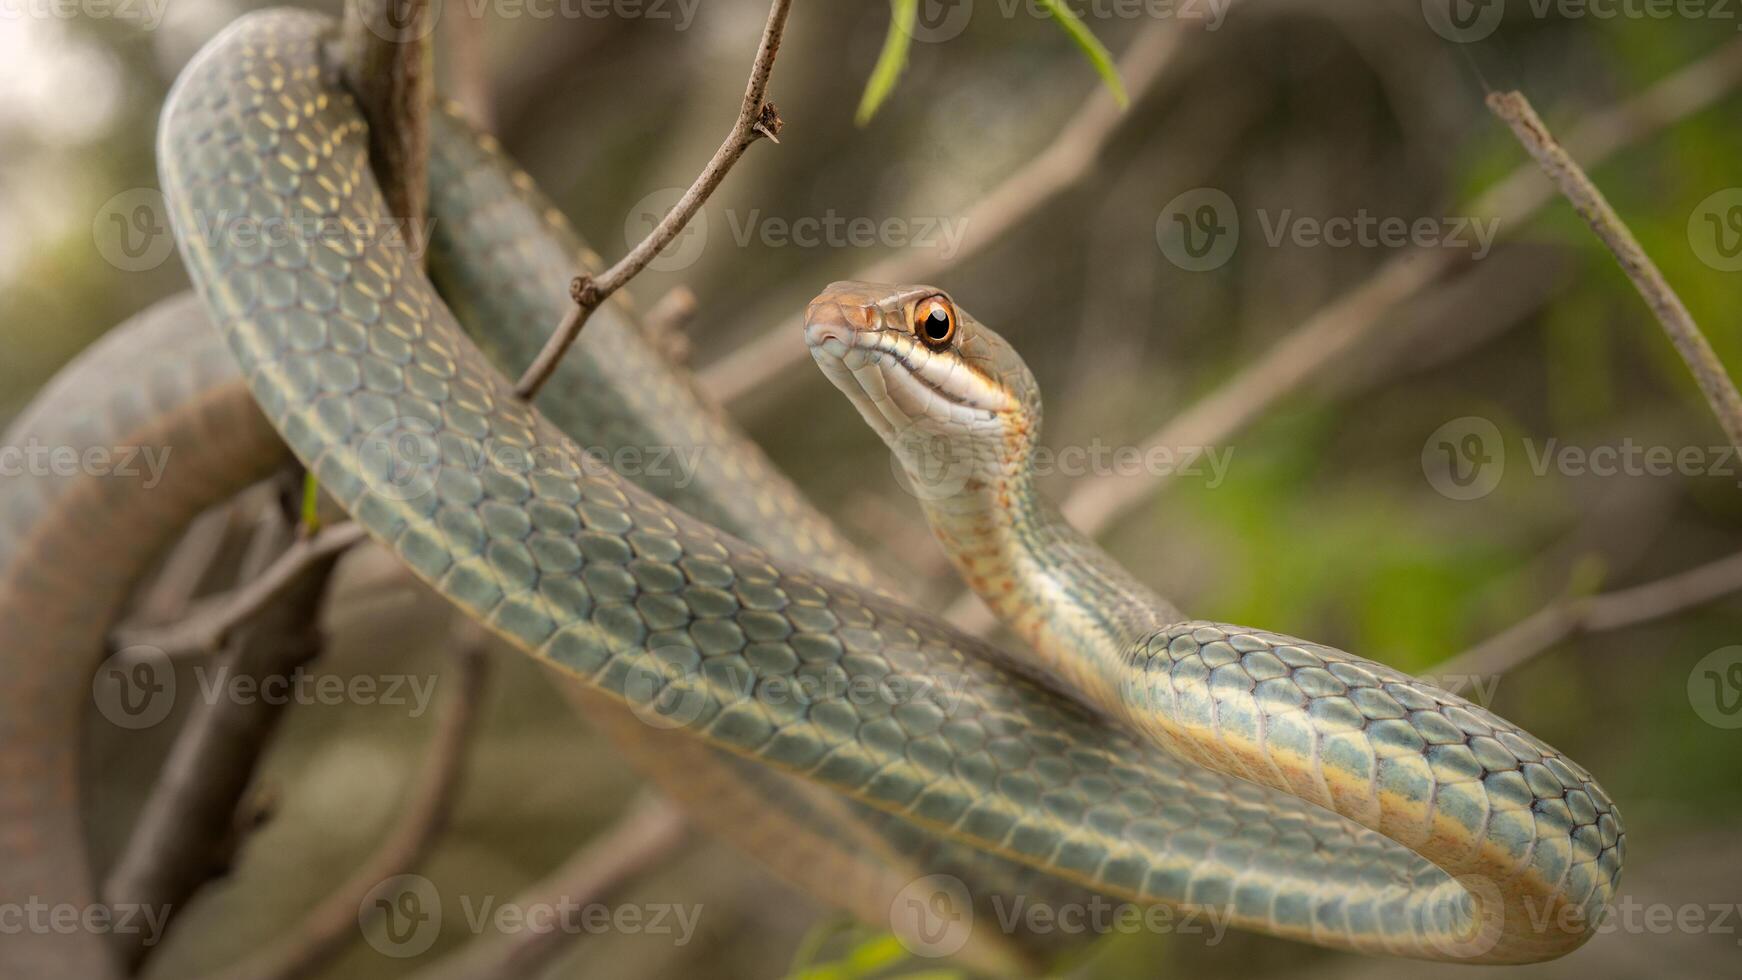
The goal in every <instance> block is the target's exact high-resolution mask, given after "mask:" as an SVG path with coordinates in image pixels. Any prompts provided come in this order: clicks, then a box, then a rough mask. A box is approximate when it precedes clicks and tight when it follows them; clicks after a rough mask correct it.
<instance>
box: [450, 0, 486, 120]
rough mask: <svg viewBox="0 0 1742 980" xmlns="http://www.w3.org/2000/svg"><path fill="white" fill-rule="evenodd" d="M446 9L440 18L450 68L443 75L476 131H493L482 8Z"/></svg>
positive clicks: (455, 99)
mask: <svg viewBox="0 0 1742 980" xmlns="http://www.w3.org/2000/svg"><path fill="white" fill-rule="evenodd" d="M473 13H474V11H473V10H472V9H471V8H470V7H469V6H468V7H466V8H464V9H457V10H450V11H447V16H446V17H444V18H443V20H444V21H445V26H446V28H447V41H448V43H447V54H448V64H449V66H450V69H451V70H450V71H449V72H448V75H447V78H448V80H449V87H450V89H451V90H452V92H453V96H454V101H455V102H458V103H459V104H460V105H461V106H462V107H463V108H464V109H465V111H466V118H467V119H469V120H471V123H472V125H474V126H476V127H478V130H479V132H484V133H490V132H494V131H495V130H496V106H495V100H494V99H492V98H491V95H490V62H489V57H488V55H489V49H488V48H487V47H486V46H485V44H484V17H483V13H484V12H483V10H478V11H476V13H477V16H473Z"/></svg>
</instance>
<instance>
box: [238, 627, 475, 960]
mask: <svg viewBox="0 0 1742 980" xmlns="http://www.w3.org/2000/svg"><path fill="white" fill-rule="evenodd" d="M456 620H457V621H458V623H459V624H460V626H459V629H460V630H461V631H462V632H468V633H469V634H470V635H469V636H468V637H467V638H465V639H463V640H461V641H459V642H458V643H457V645H456V647H455V650H454V658H455V662H454V665H453V666H454V669H453V670H452V672H451V673H450V674H449V675H448V678H447V683H448V685H449V686H450V687H451V688H452V690H451V691H450V692H449V694H448V696H447V703H446V705H445V706H444V708H443V710H442V714H441V717H440V719H439V720H438V721H437V723H436V731H435V734H434V736H432V738H431V740H430V745H429V748H428V749H427V750H426V752H425V754H424V760H423V763H422V765H421V766H420V767H419V770H418V773H417V776H416V778H415V780H414V782H413V783H412V787H411V790H410V792H409V794H408V796H407V802H406V805H405V810H404V812H403V813H402V814H401V815H400V817H399V818H398V820H397V821H396V822H395V825H394V826H393V828H392V829H390V830H389V831H388V834H387V837H386V839H385V840H384V841H383V842H382V843H381V846H380V847H379V848H378V849H377V850H376V851H375V853H374V854H372V855H371V856H370V857H369V858H368V859H367V860H366V861H364V863H363V865H362V866H361V867H359V868H358V869H357V871H356V873H354V874H353V875H351V877H350V878H348V879H346V880H345V882H344V884H342V885H340V886H339V888H338V889H337V890H335V891H334V892H333V893H332V894H331V895H328V896H327V897H326V898H324V899H322V900H321V901H320V903H319V904H318V905H316V906H315V908H314V909H313V911H311V912H310V913H309V914H308V915H307V916H306V917H305V918H304V919H303V920H302V921H301V922H300V923H298V924H296V925H295V926H294V927H293V928H291V929H290V930H289V932H288V934H287V935H285V936H284V937H283V938H282V939H280V940H279V941H277V942H275V943H273V944H272V945H270V946H268V947H267V948H266V949H265V950H263V951H261V952H260V953H258V954H255V955H254V956H251V957H249V958H248V959H246V960H245V961H243V962H242V963H241V964H239V965H236V966H233V967H231V968H230V969H227V970H225V971H223V972H222V973H221V974H220V975H219V976H220V977H222V978H223V980H290V978H299V977H307V976H310V975H312V974H314V973H315V972H317V971H318V970H319V969H320V968H321V967H322V966H323V965H325V964H326V963H327V962H328V961H329V960H330V959H331V958H332V957H333V956H334V955H336V954H338V953H339V952H340V951H342V950H343V949H344V948H345V947H346V946H347V945H349V944H350V943H351V942H352V940H354V939H356V938H357V937H358V927H359V925H360V924H362V922H363V921H364V920H365V918H366V917H367V916H370V915H374V914H378V913H379V910H378V909H376V908H374V907H370V908H363V907H362V906H363V902H364V900H365V899H367V898H368V896H369V893H370V892H371V891H373V890H374V889H375V888H376V887H377V886H379V885H380V884H381V883H382V882H383V881H386V880H388V879H390V878H393V877H395V876H397V875H401V874H405V873H407V872H409V871H410V870H411V869H412V868H414V867H416V866H417V863H418V862H419V861H420V860H422V859H423V857H424V855H426V854H427V853H428V852H429V849H430V847H431V846H432V845H433V844H434V843H435V841H436V839H437V838H438V837H439V836H440V835H441V832H442V830H443V829H444V828H446V826H447V823H448V820H449V818H450V817H451V816H452V814H453V809H454V804H455V802H456V801H457V799H458V797H459V785H460V776H461V774H462V772H463V771H464V763H465V760H466V755H467V753H466V747H467V744H468V743H469V742H470V741H471V734H472V729H473V728H474V727H475V725H476V722H477V718H478V707H479V705H480V703H481V702H482V701H483V694H484V685H485V677H486V673H487V668H488V666H489V665H488V656H487V653H486V651H485V648H484V640H483V636H482V634H481V633H480V632H478V627H477V626H476V625H475V624H473V622H472V621H471V620H470V619H466V618H465V617H464V616H463V615H460V614H457V613H456Z"/></svg>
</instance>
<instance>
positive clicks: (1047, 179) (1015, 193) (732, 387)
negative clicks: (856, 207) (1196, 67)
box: [697, 19, 1189, 404]
mask: <svg viewBox="0 0 1742 980" xmlns="http://www.w3.org/2000/svg"><path fill="white" fill-rule="evenodd" d="M1187 26H1189V25H1187V24H1185V23H1182V22H1180V21H1178V20H1171V19H1170V20H1163V21H1158V22H1156V23H1155V24H1153V25H1151V26H1150V27H1148V28H1145V29H1144V31H1143V33H1141V34H1139V35H1138V36H1137V38H1136V40H1134V41H1132V42H1131V46H1130V48H1129V49H1128V50H1127V51H1126V52H1125V55H1124V56H1123V57H1121V58H1120V59H1119V75H1120V77H1122V78H1124V79H1125V84H1126V86H1127V88H1128V89H1129V90H1130V91H1131V92H1132V104H1134V105H1135V104H1136V103H1137V102H1139V101H1141V100H1142V99H1143V98H1144V97H1145V95H1146V94H1147V93H1148V92H1150V91H1151V90H1153V89H1155V88H1156V87H1157V85H1158V83H1159V82H1160V81H1161V79H1162V78H1163V77H1164V76H1165V75H1166V73H1167V68H1168V67H1169V66H1171V65H1172V64H1173V63H1174V57H1175V55H1176V54H1177V53H1178V52H1179V49H1180V47H1181V44H1182V43H1183V40H1184V37H1185V30H1186V27H1187ZM1128 118H1130V117H1129V115H1128V114H1127V113H1126V112H1125V111H1124V110H1122V109H1120V108H1119V103H1118V102H1117V101H1115V100H1114V98H1113V96H1112V94H1111V93H1110V92H1109V91H1108V90H1107V88H1106V87H1105V86H1102V85H1097V86H1095V90H1094V92H1093V94H1091V95H1090V96H1089V98H1088V99H1086V100H1085V101H1084V102H1083V104H1082V105H1081V106H1080V107H1078V108H1077V110H1076V112H1075V113H1073V114H1072V115H1071V117H1070V119H1069V120H1068V121H1067V122H1066V123H1065V125H1064V127H1063V128H1062V129H1060V130H1059V132H1058V135H1057V136H1056V137H1054V138H1053V140H1052V142H1051V143H1049V144H1048V145H1047V147H1046V148H1045V149H1044V150H1042V151H1041V152H1040V154H1039V155H1037V156H1035V157H1034V158H1032V159H1030V160H1029V161H1028V162H1027V163H1025V164H1023V166H1021V167H1019V168H1018V169H1017V170H1016V171H1015V172H1014V173H1012V174H1010V176H1008V177H1006V178H1005V179H1004V181H1003V182H1002V183H1000V184H998V186H996V187H994V188H993V189H992V190H991V191H990V192H988V193H987V194H986V196H984V197H982V198H980V199H979V200H978V201H975V202H974V203H973V205H971V206H970V207H969V208H968V211H967V213H966V214H965V215H963V218H962V222H961V225H962V228H963V230H964V236H963V239H962V243H961V247H960V248H958V249H957V250H955V251H954V252H952V253H949V254H948V255H946V254H944V253H942V252H940V251H938V250H935V249H905V250H902V251H899V252H896V253H894V254H892V255H890V256H888V257H886V258H884V259H882V260H880V261H878V262H874V263H872V264H871V265H869V266H867V267H866V268H864V269H861V270H859V271H858V272H856V273H855V274H854V278H856V279H864V280H867V281H869V282H887V283H908V282H924V281H927V280H930V279H933V278H934V277H936V276H939V275H941V274H943V273H944V272H947V271H948V270H950V269H952V268H955V267H956V266H958V265H960V264H961V263H963V262H966V261H967V260H968V259H970V258H972V257H974V256H975V255H978V254H980V253H981V252H983V251H985V250H986V248H988V247H989V246H991V245H992V244H993V243H994V242H997V241H999V240H1000V239H1002V238H1003V236H1004V235H1005V234H1006V233H1007V232H1009V231H1010V230H1011V229H1012V228H1015V227H1016V226H1017V225H1020V224H1021V223H1022V222H1024V221H1026V220H1028V218H1029V217H1030V216H1032V215H1033V214H1034V213H1035V212H1037V211H1039V210H1040V209H1041V208H1043V207H1045V206H1046V205H1047V204H1048V203H1050V202H1052V201H1053V200H1055V199H1057V198H1058V196H1059V195H1060V194H1062V193H1063V192H1065V191H1066V190H1068V189H1070V188H1071V187H1073V186H1075V185H1076V184H1077V183H1078V182H1079V181H1081V180H1082V179H1083V178H1084V177H1085V176H1087V175H1088V174H1089V172H1090V171H1091V170H1093V169H1094V167H1095V164H1096V163H1097V162H1098V161H1099V160H1100V158H1101V152H1102V151H1103V150H1105V149H1106V147H1107V144H1108V143H1110V142H1111V141H1112V139H1113V136H1114V135H1115V134H1117V133H1118V132H1119V131H1120V129H1121V125H1120V124H1121V123H1123V122H1124V121H1125V120H1126V119H1128ZM808 298H809V296H808V295H806V296H797V295H791V294H788V295H782V296H781V297H780V298H779V299H777V300H775V301H773V302H771V303H770V304H769V305H768V306H766V307H763V308H761V309H759V310H758V311H757V313H756V314H755V316H754V317H753V319H752V322H754V323H773V324H775V326H774V327H773V328H771V329H769V330H768V331H766V332H764V333H763V334H761V335H760V336H758V337H756V338H754V339H752V340H750V341H749V342H748V343H745V344H741V345H739V346H738V347H736V348H734V349H733V350H732V351H731V353H729V354H727V355H725V356H724V357H722V358H720V359H719V360H718V361H715V362H714V363H712V364H710V365H708V366H707V367H706V368H703V369H702V370H701V371H700V372H699V373H698V375H697V379H698V381H699V383H700V385H701V387H702V390H703V391H706V392H707V393H708V394H709V395H711V396H713V397H714V398H715V399H716V400H718V401H719V402H721V403H722V404H724V403H727V402H731V401H735V400H736V399H738V398H739V397H741V396H743V395H744V394H746V393H748V392H751V391H755V390H758V389H761V388H763V387H765V386H767V385H768V384H769V383H770V382H772V381H774V380H776V379H778V378H780V377H782V376H786V375H793V374H795V372H794V371H793V370H792V368H793V365H795V364H797V363H799V362H801V361H804V360H805V359H806V358H807V357H808V356H809V355H808V354H807V353H806V352H805V346H804V345H803V344H801V343H798V342H797V341H796V340H795V339H794V338H795V337H797V336H798V330H799V327H800V326H801V325H802V323H803V310H804V303H805V300H806V299H808ZM795 310H796V311H799V312H797V313H795V312H794V311H795Z"/></svg>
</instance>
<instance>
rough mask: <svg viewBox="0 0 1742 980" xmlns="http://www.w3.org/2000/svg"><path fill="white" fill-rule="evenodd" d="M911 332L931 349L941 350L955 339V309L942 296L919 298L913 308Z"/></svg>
mask: <svg viewBox="0 0 1742 980" xmlns="http://www.w3.org/2000/svg"><path fill="white" fill-rule="evenodd" d="M913 332H914V335H915V336H917V337H918V338H919V340H920V343H922V344H925V345H926V346H927V347H930V348H931V349H932V350H943V349H944V348H945V347H948V346H950V341H952V340H955V339H956V310H955V307H952V306H951V305H950V301H949V300H948V299H947V298H945V297H943V296H933V297H931V298H929V299H923V300H920V302H919V305H917V306H915V307H914V308H913Z"/></svg>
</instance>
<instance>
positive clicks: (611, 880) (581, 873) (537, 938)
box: [417, 794, 687, 980]
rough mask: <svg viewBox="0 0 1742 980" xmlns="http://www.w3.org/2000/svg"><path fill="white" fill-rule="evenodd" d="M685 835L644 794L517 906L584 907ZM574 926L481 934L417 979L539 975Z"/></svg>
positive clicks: (667, 811)
mask: <svg viewBox="0 0 1742 980" xmlns="http://www.w3.org/2000/svg"><path fill="white" fill-rule="evenodd" d="M686 836H687V825H686V824H685V822H684V818H683V814H681V813H679V812H678V809H677V808H676V807H674V806H672V805H671V804H670V803H667V802H666V801H665V800H663V799H661V798H660V797H657V796H654V795H651V794H648V795H644V796H643V797H641V798H640V799H639V800H637V801H636V802H634V803H632V804H631V805H630V807H629V809H628V811H627V812H626V813H624V814H623V815H622V816H621V817H619V818H617V821H616V823H614V824H613V825H612V826H610V827H608V828H606V829H605V830H604V831H602V832H601V833H599V834H598V835H596V836H595V837H593V838H592V839H591V840H590V841H588V842H587V844H586V845H585V846H584V847H582V848H581V849H579V850H577V851H576V852H575V853H574V854H573V855H572V856H570V857H569V859H568V860H567V861H565V862H564V863H563V865H562V866H561V867H559V868H558V869H556V870H555V871H553V872H551V873H550V874H549V875H548V876H546V877H545V878H544V879H542V880H541V881H539V882H538V883H536V884H534V885H533V886H532V887H530V888H528V889H527V890H526V893H525V894H524V895H521V896H519V897H517V898H516V900H515V901H516V903H517V904H518V905H519V907H521V908H586V907H587V906H589V905H593V904H595V903H598V902H603V901H606V900H608V899H609V898H610V897H611V895H612V894H613V893H614V892H616V891H618V890H619V889H621V888H622V887H623V886H624V885H625V884H628V883H629V882H631V881H634V880H635V879H636V878H637V877H639V876H640V875H641V874H642V872H644V871H646V870H647V869H648V868H650V867H652V866H654V865H655V864H658V863H659V862H660V861H663V860H665V859H666V858H667V857H668V856H669V855H670V854H671V852H672V851H673V850H675V849H676V848H677V847H678V845H679V844H681V843H682V842H683V840H684V839H685V837H686ZM582 934H583V933H582V932H580V931H579V930H574V929H546V930H538V929H524V930H521V931H519V932H516V933H509V934H506V935H504V936H502V937H501V938H500V939H494V940H479V941H474V942H472V943H469V944H468V945H466V946H465V947H464V948H463V949H461V950H460V951H459V952H457V953H454V954H453V955H452V956H450V957H448V958H447V959H444V960H442V961H441V962H439V963H437V964H436V965H434V966H432V967H430V968H429V969H428V970H425V971H423V972H421V973H419V974H417V977H418V980H497V978H501V977H535V976H540V975H541V974H542V973H543V972H544V970H545V968H546V967H548V966H549V965H550V964H551V963H553V962H554V961H555V960H556V959H557V958H558V957H559V956H561V955H562V953H563V952H565V951H566V950H567V949H569V946H570V944H571V943H572V942H573V941H574V940H575V938H576V937H577V936H580V935H582Z"/></svg>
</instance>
